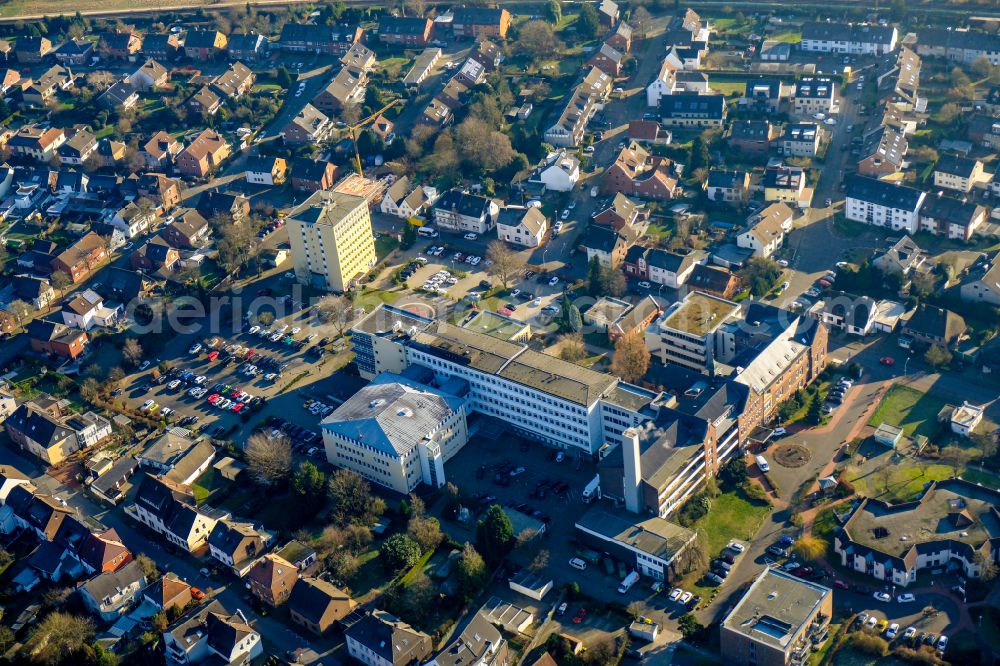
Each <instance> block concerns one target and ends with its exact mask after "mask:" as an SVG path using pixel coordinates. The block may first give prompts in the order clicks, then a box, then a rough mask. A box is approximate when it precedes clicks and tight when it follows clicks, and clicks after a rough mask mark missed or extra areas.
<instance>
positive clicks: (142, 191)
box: [136, 172, 181, 214]
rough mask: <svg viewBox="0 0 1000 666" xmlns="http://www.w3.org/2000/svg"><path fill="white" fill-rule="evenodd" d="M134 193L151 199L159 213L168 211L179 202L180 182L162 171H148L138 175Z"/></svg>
mask: <svg viewBox="0 0 1000 666" xmlns="http://www.w3.org/2000/svg"><path fill="white" fill-rule="evenodd" d="M136 193H137V194H138V195H139V196H140V197H142V198H144V199H149V200H150V201H152V202H153V204H155V205H156V208H157V210H159V211H160V213H161V214H163V213H166V212H168V211H170V210H171V209H173V207H174V206H176V205H177V204H179V203H180V202H181V188H180V182H179V181H176V180H174V179H173V178H168V177H167V176H165V175H164V174H162V173H155V172H149V173H144V174H142V175H141V176H139V181H138V182H137V183H136Z"/></svg>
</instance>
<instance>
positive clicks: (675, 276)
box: [622, 245, 707, 289]
mask: <svg viewBox="0 0 1000 666" xmlns="http://www.w3.org/2000/svg"><path fill="white" fill-rule="evenodd" d="M706 259H707V255H705V253H703V252H690V253H688V254H677V253H675V252H668V251H666V250H661V249H660V248H647V247H642V246H639V245H636V246H634V247H632V248H631V249H629V251H628V252H627V253H626V255H625V261H624V264H623V266H622V269H623V270H624V271H625V275H627V276H628V277H631V278H634V279H636V280H648V281H649V282H652V283H653V284H657V285H662V286H664V287H669V288H671V289H679V288H680V287H682V286H683V285H684V284H686V283H687V279H688V277H690V275H691V272H692V271H693V270H694V267H695V264H700V263H704V262H705V261H706Z"/></svg>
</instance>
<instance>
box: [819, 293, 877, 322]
mask: <svg viewBox="0 0 1000 666" xmlns="http://www.w3.org/2000/svg"><path fill="white" fill-rule="evenodd" d="M876 307H877V306H876V303H875V301H874V299H872V298H870V297H868V296H854V295H852V294H846V293H844V292H842V291H835V292H831V293H830V294H829V295H828V296H827V297H826V298H824V299H823V309H824V311H826V312H829V313H830V314H832V315H834V316H836V317H840V318H842V319H843V320H844V324H845V325H847V326H852V327H854V328H860V329H867V328H868V322H869V321H871V317H872V313H873V312H874V311H875V309H876Z"/></svg>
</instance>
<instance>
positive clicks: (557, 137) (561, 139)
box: [544, 67, 613, 148]
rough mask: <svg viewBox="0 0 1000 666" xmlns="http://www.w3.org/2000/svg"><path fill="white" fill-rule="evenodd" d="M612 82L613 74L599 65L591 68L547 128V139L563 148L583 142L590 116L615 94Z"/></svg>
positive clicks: (545, 137) (546, 140)
mask: <svg viewBox="0 0 1000 666" xmlns="http://www.w3.org/2000/svg"><path fill="white" fill-rule="evenodd" d="M612 83H613V82H612V79H611V77H610V76H608V75H607V74H605V73H604V72H602V71H601V70H599V69H597V68H596V67H592V68H590V71H588V72H587V75H586V76H585V77H584V79H583V81H582V82H581V83H580V85H578V86H577V87H576V88H575V89H574V90H573V93H572V94H571V95H570V96H569V100H568V101H567V103H566V106H565V107H563V110H562V112H561V113H560V114H559V118H558V119H557V120H556V122H555V123H554V124H553V125H551V126H550V127H549V128H547V129H546V130H545V134H544V139H545V142H546V143H550V144H552V145H553V146H556V147H561V148H571V147H574V146H578V145H580V142H581V141H582V140H583V135H584V133H585V132H586V130H587V124H588V123H589V122H590V119H591V118H593V117H594V114H595V113H596V112H597V110H598V108H603V105H604V102H605V101H606V100H607V98H608V95H609V94H611V87H612Z"/></svg>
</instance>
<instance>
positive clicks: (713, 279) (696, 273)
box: [687, 264, 733, 294]
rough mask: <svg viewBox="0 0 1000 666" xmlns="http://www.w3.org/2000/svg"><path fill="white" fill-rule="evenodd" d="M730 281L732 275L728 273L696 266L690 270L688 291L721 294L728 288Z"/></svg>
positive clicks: (699, 265)
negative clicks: (701, 290) (694, 290)
mask: <svg viewBox="0 0 1000 666" xmlns="http://www.w3.org/2000/svg"><path fill="white" fill-rule="evenodd" d="M732 279H733V274H732V273H730V272H729V271H724V270H722V269H719V268H710V267H708V266H705V265H703V264H698V265H697V266H695V267H694V268H693V269H692V270H691V276H690V277H689V278H688V282H687V284H688V288H689V289H699V288H701V289H705V290H707V291H712V292H715V293H719V294H722V293H725V292H726V290H727V289H728V288H729V283H730V281H731V280H732Z"/></svg>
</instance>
